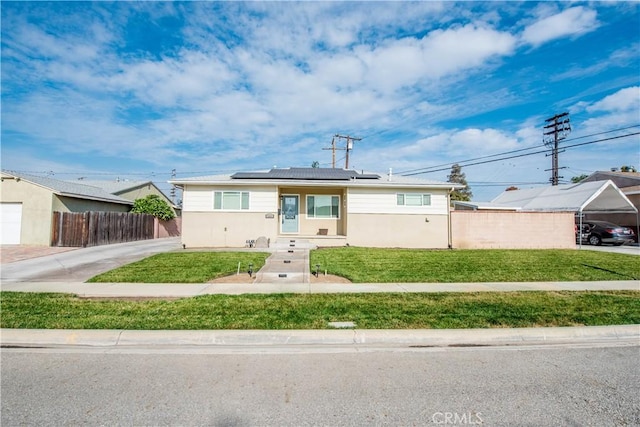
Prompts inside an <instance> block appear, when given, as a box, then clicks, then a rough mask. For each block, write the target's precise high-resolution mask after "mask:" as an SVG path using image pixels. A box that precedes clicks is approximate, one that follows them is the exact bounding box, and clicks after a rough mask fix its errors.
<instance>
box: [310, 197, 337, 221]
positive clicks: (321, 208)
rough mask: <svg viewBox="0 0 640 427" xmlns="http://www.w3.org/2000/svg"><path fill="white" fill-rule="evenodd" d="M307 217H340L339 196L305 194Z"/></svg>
mask: <svg viewBox="0 0 640 427" xmlns="http://www.w3.org/2000/svg"><path fill="white" fill-rule="evenodd" d="M307 218H335V219H337V218H340V196H329V195H326V196H325V195H314V196H307Z"/></svg>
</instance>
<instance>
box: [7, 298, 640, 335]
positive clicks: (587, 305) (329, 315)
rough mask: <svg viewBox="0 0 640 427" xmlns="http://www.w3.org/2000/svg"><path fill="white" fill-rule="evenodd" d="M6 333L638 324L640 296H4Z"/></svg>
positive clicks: (639, 319) (639, 320)
mask: <svg viewBox="0 0 640 427" xmlns="http://www.w3.org/2000/svg"><path fill="white" fill-rule="evenodd" d="M0 308H1V311H2V318H1V319H0V326H1V327H3V328H38V329H40V328H44V329H151V330H157V329H174V330H175V329H192V330H193V329H323V328H327V327H328V326H327V323H328V322H331V321H353V322H355V323H356V325H357V327H358V328H364V329H374V328H375V329H405V328H433V329H441V328H494V327H497V328H502V327H544V326H575V325H588V326H594V325H621V324H638V323H640V292H639V291H598V292H582V291H581V292H510V293H499V292H495V293H493V292H489V293H436V294H398V293H391V294H330V295H329V294H303V295H292V294H274V295H238V296H231V295H207V296H200V297H195V298H185V299H179V300H175V301H160V300H153V301H138V302H136V301H117V300H99V301H96V300H83V299H79V298H77V297H74V296H71V295H66V294H33V293H22V292H2V293H0Z"/></svg>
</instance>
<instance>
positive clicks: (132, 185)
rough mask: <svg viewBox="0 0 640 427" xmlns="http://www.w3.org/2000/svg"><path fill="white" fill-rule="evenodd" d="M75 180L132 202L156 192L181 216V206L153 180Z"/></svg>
mask: <svg viewBox="0 0 640 427" xmlns="http://www.w3.org/2000/svg"><path fill="white" fill-rule="evenodd" d="M74 182H76V183H79V184H84V185H90V186H93V187H98V188H102V189H103V190H104V191H106V192H107V193H109V194H113V195H115V196H118V197H122V198H123V199H127V200H131V201H132V202H133V201H135V200H136V199H142V198H144V197H146V196H148V195H150V194H155V195H156V196H158V197H160V199H161V200H164V201H165V202H166V203H167V204H168V205H169V206H170V207H171V209H172V210H173V212H174V213H175V214H176V216H180V214H181V209H180V207H178V206H176V205H175V204H174V203H173V202H172V201H171V199H169V198H168V197H167V196H166V195H165V194H164V193H163V192H162V191H161V190H160V189H159V188H158V187H157V186H156V185H155V184H154V183H153V182H152V181H129V180H127V179H116V180H111V181H103V180H86V179H83V180H77V181H74Z"/></svg>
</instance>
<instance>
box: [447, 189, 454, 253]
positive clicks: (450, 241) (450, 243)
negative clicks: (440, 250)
mask: <svg viewBox="0 0 640 427" xmlns="http://www.w3.org/2000/svg"><path fill="white" fill-rule="evenodd" d="M452 191H453V187H452V188H450V189H449V191H448V192H447V247H448V248H449V249H453V233H452V231H451V192H452Z"/></svg>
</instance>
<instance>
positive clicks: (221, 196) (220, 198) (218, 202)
mask: <svg viewBox="0 0 640 427" xmlns="http://www.w3.org/2000/svg"><path fill="white" fill-rule="evenodd" d="M213 209H215V210H225V211H239V210H246V209H249V192H248V191H216V192H214V193H213Z"/></svg>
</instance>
